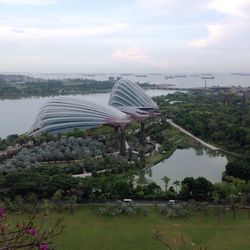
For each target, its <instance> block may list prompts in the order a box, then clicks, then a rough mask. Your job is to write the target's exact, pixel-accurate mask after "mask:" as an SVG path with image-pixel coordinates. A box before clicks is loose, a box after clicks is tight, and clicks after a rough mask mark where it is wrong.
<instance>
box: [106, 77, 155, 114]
mask: <svg viewBox="0 0 250 250" xmlns="http://www.w3.org/2000/svg"><path fill="white" fill-rule="evenodd" d="M109 105H111V106H114V107H117V108H119V107H121V106H123V107H134V108H138V109H145V110H150V109H155V108H157V105H156V103H155V102H154V101H153V100H152V98H151V97H150V96H149V95H148V94H147V93H146V92H145V90H144V89H142V88H141V87H140V86H139V85H138V84H136V83H133V82H131V81H129V80H124V79H121V80H119V81H118V82H116V84H115V85H114V87H113V89H112V91H111V94H110V99H109Z"/></svg>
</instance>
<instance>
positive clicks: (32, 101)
mask: <svg viewBox="0 0 250 250" xmlns="http://www.w3.org/2000/svg"><path fill="white" fill-rule="evenodd" d="M147 92H148V93H149V95H150V96H158V95H167V94H169V93H174V91H168V90H148V91H147ZM69 97H72V98H77V99H82V100H83V99H84V100H86V99H88V100H90V101H94V102H98V103H99V104H107V103H108V100H109V93H101V94H87V95H70V96H69ZM51 98H54V97H40V98H39V97H33V98H23V99H17V100H0V137H2V138H4V137H6V136H7V135H10V134H16V133H17V134H22V133H24V132H25V131H27V130H28V129H29V128H30V126H31V124H32V123H33V121H34V119H35V117H36V115H37V113H38V111H39V109H40V108H41V107H42V105H43V104H44V103H45V102H47V101H48V100H50V99H51ZM226 163H227V159H226V157H225V156H221V155H215V154H214V153H211V152H209V151H207V150H204V149H200V150H197V149H194V148H190V149H183V150H180V149H178V150H176V151H175V152H174V154H173V155H172V156H171V157H170V158H168V159H166V160H164V161H162V162H160V163H158V164H156V165H155V166H154V167H152V168H151V169H150V170H147V171H146V173H142V174H141V176H140V180H141V181H143V180H144V181H145V179H147V180H152V181H155V182H156V183H158V184H159V185H160V186H161V187H162V188H164V182H163V181H162V180H161V178H162V177H163V176H168V177H169V178H171V181H170V182H171V183H172V182H173V181H175V180H182V179H183V178H185V177H186V176H193V177H199V176H204V177H206V178H207V179H208V180H210V181H212V182H217V181H219V180H220V179H221V173H222V172H223V171H224V169H225V165H226Z"/></svg>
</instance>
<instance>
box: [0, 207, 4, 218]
mask: <svg viewBox="0 0 250 250" xmlns="http://www.w3.org/2000/svg"><path fill="white" fill-rule="evenodd" d="M3 216H4V208H2V207H0V218H3Z"/></svg>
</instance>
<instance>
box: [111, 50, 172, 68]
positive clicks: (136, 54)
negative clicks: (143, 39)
mask: <svg viewBox="0 0 250 250" xmlns="http://www.w3.org/2000/svg"><path fill="white" fill-rule="evenodd" d="M113 57H114V58H115V59H116V60H118V61H123V62H133V63H139V64H145V65H150V66H153V67H156V68H167V67H168V66H169V65H168V64H167V63H166V62H159V61H156V60H155V59H153V58H152V57H151V56H150V55H149V54H148V53H146V51H145V50H144V49H142V48H140V47H129V48H126V49H117V50H115V52H114V53H113Z"/></svg>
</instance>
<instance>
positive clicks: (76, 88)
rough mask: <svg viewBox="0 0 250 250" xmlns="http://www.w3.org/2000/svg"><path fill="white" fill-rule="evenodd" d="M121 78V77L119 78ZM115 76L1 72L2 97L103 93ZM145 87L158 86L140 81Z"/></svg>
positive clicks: (112, 83)
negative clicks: (61, 76)
mask: <svg viewBox="0 0 250 250" xmlns="http://www.w3.org/2000/svg"><path fill="white" fill-rule="evenodd" d="M119 79H120V78H119ZM117 80H118V78H117V79H116V78H115V77H110V78H109V79H108V80H106V81H97V80H93V79H87V78H85V79H84V78H76V79H70V78H65V79H43V78H35V77H30V76H25V75H14V74H13V75H4V74H0V99H18V98H23V97H31V96H56V95H71V94H87V93H102V92H108V91H110V90H111V89H112V87H113V86H114V84H115V82H116V81H117ZM140 86H141V87H143V88H148V89H150V88H157V86H158V85H156V84H149V83H140Z"/></svg>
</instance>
